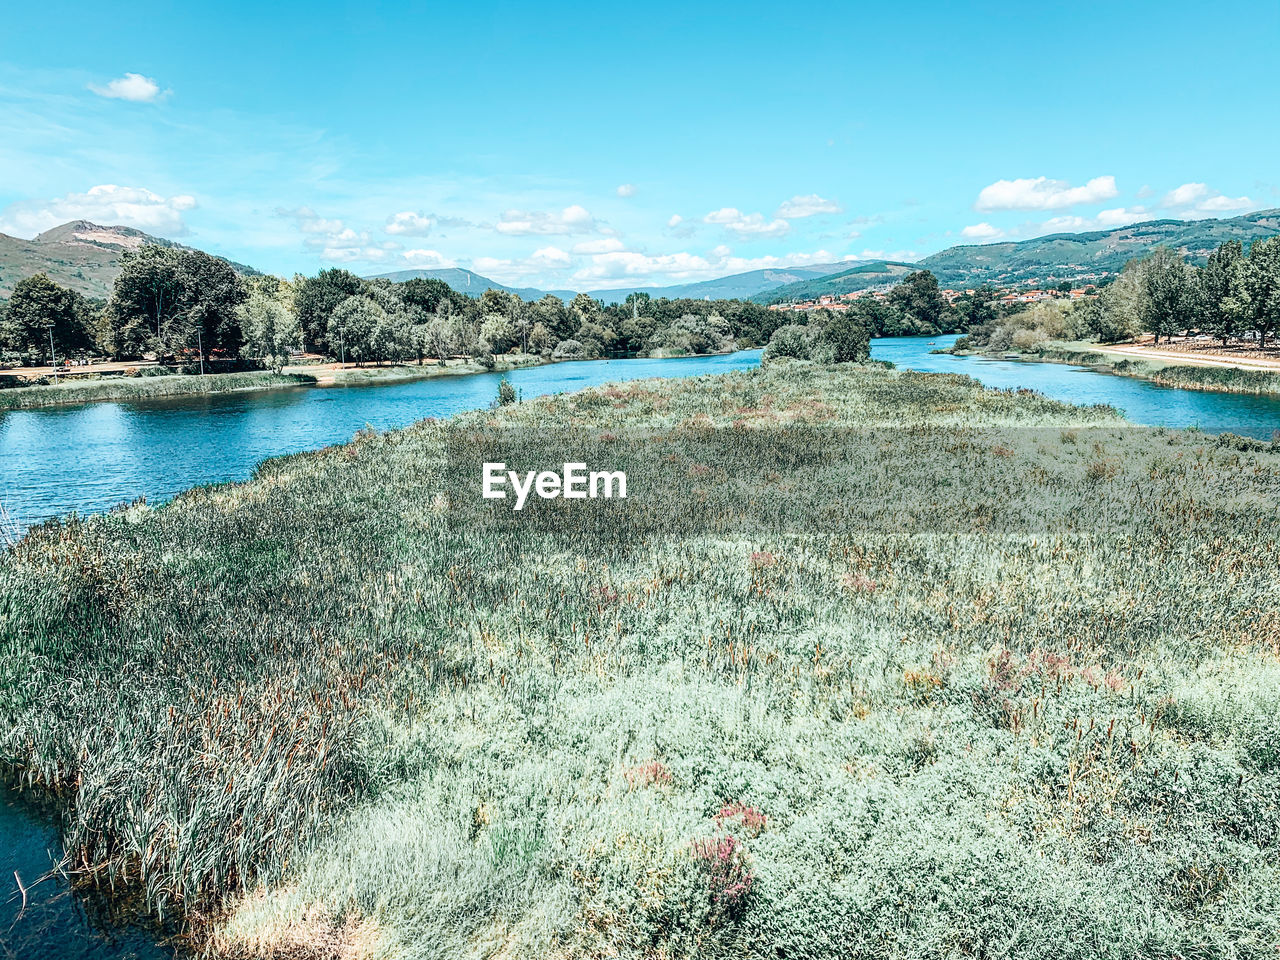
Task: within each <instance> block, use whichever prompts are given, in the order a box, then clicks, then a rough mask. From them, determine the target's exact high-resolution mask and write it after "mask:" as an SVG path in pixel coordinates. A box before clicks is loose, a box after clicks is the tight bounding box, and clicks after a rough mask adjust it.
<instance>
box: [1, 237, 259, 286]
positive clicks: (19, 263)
mask: <svg viewBox="0 0 1280 960" xmlns="http://www.w3.org/2000/svg"><path fill="white" fill-rule="evenodd" d="M144 244H156V245H158V246H161V247H182V246H183V245H182V244H180V243H175V242H174V241H172V240H166V239H164V238H163V237H153V236H151V235H150V234H148V233H143V232H142V231H141V230H135V229H134V228H133V227H121V226H110V227H104V226H101V225H99V224H96V223H90V222H89V221H88V220H72V221H71V222H70V223H64V224H62V225H61V226H59V227H54V228H53V229H51V230H46V231H45V232H44V233H42V234H40V235H39V236H37V237H35V238H33V239H31V240H22V239H20V238H18V237H11V236H9V235H8V234H3V233H0V299H3V298H5V297H8V296H9V294H11V293H12V292H13V286H14V284H15V283H17V282H18V281H19V280H21V279H23V278H24V277H29V276H31V275H32V274H36V273H46V274H48V275H49V278H50V279H51V280H55V281H57V282H58V283H60V284H62V285H63V286H65V287H70V288H71V289H73V290H76V291H78V292H80V293H83V294H84V295H85V296H88V297H106V296H109V295H110V293H111V283H112V281H114V280H115V278H116V275H117V274H118V273H119V272H120V263H121V258H122V257H123V256H124V254H125V252H126V251H129V250H136V249H138V248H139V247H141V246H143V245H144ZM223 259H225V258H223ZM227 262H228V263H230V264H231V266H233V267H235V268H236V270H237V271H239V272H240V273H242V274H244V275H246V276H254V275H256V274H257V273H258V271H257V270H254V269H253V268H252V267H247V266H245V265H244V264H242V263H235V262H234V261H230V260H228V261H227Z"/></svg>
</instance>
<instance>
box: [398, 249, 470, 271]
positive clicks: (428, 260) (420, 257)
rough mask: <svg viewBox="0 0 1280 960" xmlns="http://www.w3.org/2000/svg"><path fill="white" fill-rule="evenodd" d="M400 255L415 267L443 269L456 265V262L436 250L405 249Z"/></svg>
mask: <svg viewBox="0 0 1280 960" xmlns="http://www.w3.org/2000/svg"><path fill="white" fill-rule="evenodd" d="M401 256H402V257H403V258H404V260H405V262H406V263H409V264H411V265H412V266H415V267H423V268H427V269H435V270H443V269H444V268H445V267H456V266H457V263H455V262H454V261H453V260H450V259H449V258H448V257H446V256H445V255H444V254H442V253H440V252H439V251H438V250H406V251H405V252H404V253H402V254H401Z"/></svg>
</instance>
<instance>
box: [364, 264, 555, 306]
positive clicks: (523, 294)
mask: <svg viewBox="0 0 1280 960" xmlns="http://www.w3.org/2000/svg"><path fill="white" fill-rule="evenodd" d="M419 277H421V278H424V279H429V280H443V281H444V282H445V283H447V284H448V285H449V286H451V287H453V289H455V290H457V291H458V292H459V293H465V294H466V295H467V296H469V297H479V296H480V294H482V293H484V292H485V291H486V290H488V289H490V288H492V289H494V290H505V291H506V292H507V293H514V294H517V295H518V296H519V297H520V299H521V300H539V299H541V298H542V297H544V296H546V295H547V294H548V293H551V294H554V295H555V296H557V297H559V298H560V299H561V300H572V299H573V297H574V292H573V291H572V290H539V289H537V288H536V287H508V286H507V285H506V284H504V283H499V282H498V281H497V280H490V279H489V278H488V277H484V276H481V275H480V274H478V273H474V272H473V271H471V270H467V269H465V268H463V267H444V268H441V269H438V270H396V271H395V272H394V273H379V274H375V275H374V276H372V277H370V278H369V279H370V280H391V281H392V282H394V283H403V282H404V281H405V280H414V279H417V278H419Z"/></svg>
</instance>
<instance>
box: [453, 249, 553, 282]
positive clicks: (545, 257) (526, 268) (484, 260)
mask: <svg viewBox="0 0 1280 960" xmlns="http://www.w3.org/2000/svg"><path fill="white" fill-rule="evenodd" d="M572 263H573V258H572V257H570V256H569V254H568V253H566V252H565V251H563V250H561V249H560V248H559V247H542V248H540V249H538V250H535V251H534V252H533V254H532V255H531V256H528V257H525V258H524V259H515V258H512V259H502V258H498V257H476V259H475V260H474V261H472V264H471V265H472V266H473V267H474V268H475V269H476V270H478V271H480V272H481V273H484V274H488V275H496V276H495V279H505V280H510V279H516V278H518V279H525V278H528V277H540V276H544V275H545V274H546V273H547V272H549V271H550V272H560V271H563V270H565V269H567V268H568V267H569V266H571V265H572Z"/></svg>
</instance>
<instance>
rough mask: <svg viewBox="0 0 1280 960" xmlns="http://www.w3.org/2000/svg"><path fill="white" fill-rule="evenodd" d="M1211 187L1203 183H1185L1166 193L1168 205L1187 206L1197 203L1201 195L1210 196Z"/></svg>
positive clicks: (1165, 197)
mask: <svg viewBox="0 0 1280 960" xmlns="http://www.w3.org/2000/svg"><path fill="white" fill-rule="evenodd" d="M1208 194H1209V188H1208V187H1207V186H1206V185H1205V184H1203V183H1184V184H1183V185H1182V186H1180V187H1174V188H1173V189H1172V190H1170V191H1169V192H1168V193H1166V194H1165V195H1164V205H1165V206H1166V207H1185V206H1188V205H1190V204H1193V203H1195V202H1196V201H1197V200H1199V199H1200V198H1201V197H1205V196H1208Z"/></svg>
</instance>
